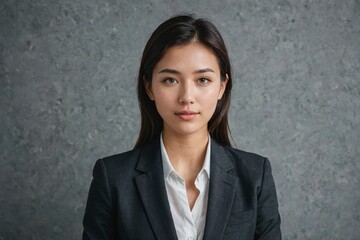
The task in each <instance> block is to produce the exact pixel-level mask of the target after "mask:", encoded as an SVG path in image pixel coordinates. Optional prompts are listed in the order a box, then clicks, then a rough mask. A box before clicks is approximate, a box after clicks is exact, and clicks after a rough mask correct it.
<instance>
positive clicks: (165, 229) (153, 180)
mask: <svg viewBox="0 0 360 240" xmlns="http://www.w3.org/2000/svg"><path fill="white" fill-rule="evenodd" d="M161 161H162V160H161V153H160V140H159V138H155V139H154V140H153V141H152V142H151V143H149V144H147V145H145V146H144V147H143V148H142V152H141V154H140V159H139V162H138V165H137V168H136V169H137V170H138V171H140V172H143V174H141V175H138V176H136V177H135V182H136V185H137V187H138V190H139V193H140V197H141V200H142V203H143V205H144V208H145V212H146V215H147V217H148V219H149V222H150V225H151V227H152V229H153V231H154V234H155V236H156V238H157V239H177V236H176V230H175V226H174V223H173V220H172V216H171V211H170V206H169V202H168V199H167V194H166V188H165V182H164V173H163V169H162V163H161Z"/></svg>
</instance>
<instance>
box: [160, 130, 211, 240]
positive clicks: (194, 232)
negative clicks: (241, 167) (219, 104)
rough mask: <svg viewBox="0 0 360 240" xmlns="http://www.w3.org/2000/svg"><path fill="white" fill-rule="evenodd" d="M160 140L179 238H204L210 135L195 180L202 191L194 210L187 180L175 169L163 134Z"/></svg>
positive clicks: (167, 187)
mask: <svg viewBox="0 0 360 240" xmlns="http://www.w3.org/2000/svg"><path fill="white" fill-rule="evenodd" d="M160 142H161V144H160V145H161V155H162V164H163V170H164V178H165V187H166V193H167V197H168V200H169V204H170V210H171V215H172V218H173V221H174V224H175V229H176V234H177V237H178V239H179V240H200V239H203V236H204V229H205V221H206V212H207V205H208V194H209V182H210V147H211V146H210V145H211V144H210V142H211V141H210V137H209V142H208V145H207V149H206V155H205V160H204V165H203V167H202V169H201V170H200V172H199V174H198V175H197V177H196V180H195V186H196V188H197V189H198V190H199V192H200V193H199V196H198V197H197V199H196V201H195V204H194V207H193V209H192V210H190V206H189V202H188V198H187V194H186V186H185V181H184V179H182V178H181V177H180V176H179V174H178V173H177V172H176V171H175V170H174V168H173V166H172V164H171V162H170V160H169V157H168V155H167V153H166V149H165V146H164V142H163V140H162V135H161V137H160Z"/></svg>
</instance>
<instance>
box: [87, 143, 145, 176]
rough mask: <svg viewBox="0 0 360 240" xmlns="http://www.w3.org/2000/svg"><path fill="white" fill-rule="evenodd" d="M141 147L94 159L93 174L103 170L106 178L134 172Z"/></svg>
mask: <svg viewBox="0 0 360 240" xmlns="http://www.w3.org/2000/svg"><path fill="white" fill-rule="evenodd" d="M140 153H141V149H133V150H129V151H126V152H123V153H118V154H114V155H110V156H107V157H104V158H100V159H98V160H97V161H96V163H95V167H94V172H93V174H94V176H95V175H96V173H97V172H105V173H106V175H107V177H108V178H113V177H119V176H122V177H124V176H126V175H128V174H129V173H131V172H134V170H135V168H136V165H137V162H138V159H139V155H140Z"/></svg>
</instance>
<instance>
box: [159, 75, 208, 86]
mask: <svg viewBox="0 0 360 240" xmlns="http://www.w3.org/2000/svg"><path fill="white" fill-rule="evenodd" d="M162 82H163V83H166V84H175V83H179V82H178V80H176V79H175V78H171V77H168V78H165V79H164V80H163V81H162ZM197 82H198V83H199V84H200V85H207V84H209V83H210V82H211V80H210V79H208V78H205V77H203V78H199V79H198V80H197Z"/></svg>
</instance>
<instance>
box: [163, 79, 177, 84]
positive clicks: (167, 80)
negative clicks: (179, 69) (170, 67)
mask: <svg viewBox="0 0 360 240" xmlns="http://www.w3.org/2000/svg"><path fill="white" fill-rule="evenodd" d="M163 82H164V83H167V84H175V83H177V82H178V81H177V80H176V79H175V78H165V79H164V80H163Z"/></svg>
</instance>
